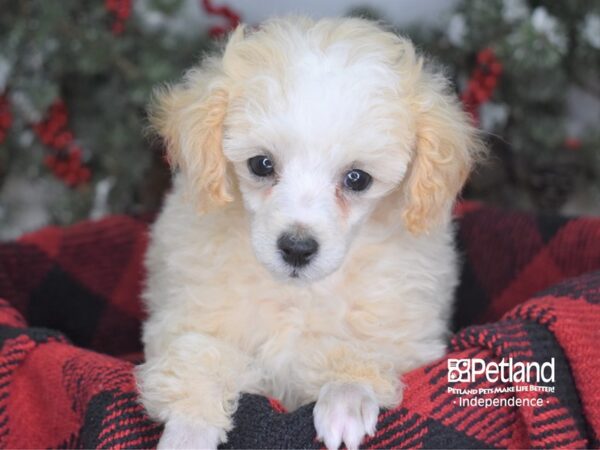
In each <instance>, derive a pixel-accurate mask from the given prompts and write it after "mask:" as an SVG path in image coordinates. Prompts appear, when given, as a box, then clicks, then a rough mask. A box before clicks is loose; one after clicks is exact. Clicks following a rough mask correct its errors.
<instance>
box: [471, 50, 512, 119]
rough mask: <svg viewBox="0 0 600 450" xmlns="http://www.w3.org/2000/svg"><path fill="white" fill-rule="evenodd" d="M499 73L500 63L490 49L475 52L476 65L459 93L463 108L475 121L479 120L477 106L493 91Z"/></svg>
mask: <svg viewBox="0 0 600 450" xmlns="http://www.w3.org/2000/svg"><path fill="white" fill-rule="evenodd" d="M501 73H502V64H501V63H500V61H498V58H497V57H496V55H495V54H494V51H493V50H492V49H490V48H486V49H484V50H481V51H480V52H479V53H478V54H477V65H476V66H475V69H474V70H473V73H472V74H471V78H470V79H469V82H468V84H467V89H466V90H465V91H464V92H463V93H462V95H461V100H462V102H463V105H464V106H465V109H466V110H467V112H469V113H470V114H471V115H472V116H473V119H474V120H475V121H476V122H478V121H479V107H480V106H481V104H483V103H485V102H487V101H488V100H489V99H490V97H491V96H492V94H493V93H494V89H495V88H496V86H497V85H498V79H499V78H500V74H501Z"/></svg>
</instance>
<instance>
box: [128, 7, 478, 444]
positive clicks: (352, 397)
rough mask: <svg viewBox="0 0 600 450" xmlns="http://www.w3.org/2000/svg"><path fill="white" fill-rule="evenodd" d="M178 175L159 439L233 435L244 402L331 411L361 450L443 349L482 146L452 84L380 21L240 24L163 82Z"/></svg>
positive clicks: (151, 293) (156, 250)
mask: <svg viewBox="0 0 600 450" xmlns="http://www.w3.org/2000/svg"><path fill="white" fill-rule="evenodd" d="M151 119H152V122H153V125H154V127H155V128H156V130H157V131H158V133H159V134H160V135H161V136H162V138H163V139H164V140H165V142H166V145H167V147H168V156H169V158H170V160H171V162H172V164H173V165H174V166H175V167H177V169H178V170H177V172H176V174H175V177H174V187H173V190H172V192H171V193H170V195H169V196H168V198H167V200H166V204H165V206H164V209H163V211H162V213H161V215H160V217H159V218H158V220H157V222H156V223H155V225H154V226H153V228H152V233H151V243H150V247H149V249H148V254H147V258H146V266H147V269H148V281H147V286H146V289H145V293H144V299H145V302H146V306H147V310H148V313H149V317H148V319H147V321H146V322H145V324H144V330H143V342H144V345H145V357H146V362H145V363H144V364H143V365H141V366H140V367H139V368H138V370H137V379H138V382H139V388H140V392H141V399H142V402H143V404H144V406H145V407H146V409H147V410H148V412H149V413H150V415H151V416H152V417H154V418H155V419H157V420H159V421H161V422H164V423H165V431H164V434H163V436H162V438H161V440H160V443H159V447H160V448H210V449H214V448H216V447H217V445H218V444H219V443H222V442H225V441H226V439H227V432H228V431H229V430H231V429H232V427H233V425H234V424H233V422H232V416H233V414H234V412H235V410H236V405H237V401H238V399H239V397H240V394H241V393H243V392H250V393H256V394H264V395H269V396H273V397H276V398H278V399H279V400H281V401H282V403H283V404H284V405H285V406H286V407H287V408H289V409H294V408H296V407H298V406H300V405H303V404H306V403H308V402H313V401H316V406H315V408H314V424H315V428H316V432H317V436H318V437H319V438H320V439H322V440H323V441H324V443H325V445H326V446H327V447H328V448H329V449H337V448H338V447H339V446H340V445H341V444H342V443H344V444H345V445H346V446H347V447H348V448H349V449H355V448H357V447H358V446H359V444H360V442H361V441H362V439H363V437H364V436H365V435H371V434H373V433H374V431H375V428H376V422H377V415H378V411H379V408H382V407H393V406H396V405H398V404H399V402H400V401H401V399H402V383H401V380H400V377H401V375H402V374H403V373H405V372H406V371H408V370H411V369H413V368H415V367H418V366H420V365H422V364H425V363H428V362H430V361H432V360H435V359H436V358H439V357H441V356H442V355H443V353H444V347H445V343H444V341H445V338H446V336H447V333H448V321H449V317H450V311H451V305H452V296H453V290H454V288H455V286H456V284H457V264H458V263H457V256H456V252H455V248H454V243H453V236H452V234H453V233H452V223H451V211H452V206H453V203H454V200H455V197H456V195H457V193H458V192H459V190H460V189H461V187H462V185H463V183H464V181H465V179H466V177H467V175H468V173H469V170H470V168H471V166H472V164H473V162H474V160H475V159H476V158H477V157H478V155H479V154H481V152H482V145H481V141H480V139H479V138H478V135H477V132H476V130H475V129H474V127H473V126H472V124H471V121H470V119H469V117H468V116H467V115H466V114H465V113H464V112H463V111H462V109H461V105H460V104H459V102H458V101H457V99H456V97H455V95H453V94H452V92H451V89H450V88H449V86H448V82H447V80H446V79H445V78H444V76H442V75H441V74H440V73H437V72H436V71H434V70H432V69H431V68H429V67H427V66H426V65H424V61H423V58H422V57H421V56H419V55H418V54H416V53H415V49H414V47H413V45H412V44H411V43H410V42H409V41H408V40H407V39H405V38H402V37H399V36H397V35H396V34H393V33H391V32H389V31H386V30H384V29H383V28H382V27H380V26H378V25H377V24H375V23H373V22H370V21H366V20H361V19H347V18H346V19H327V20H318V21H314V20H310V19H307V18H303V17H288V18H280V19H274V20H271V21H269V22H267V23H265V24H263V25H262V26H260V27H259V28H257V29H252V30H250V29H247V28H244V27H243V26H240V27H239V28H238V29H237V30H236V31H235V32H233V33H232V35H231V36H230V37H229V39H228V41H227V43H226V45H225V47H224V50H223V51H222V52H221V53H220V54H219V55H218V56H212V57H208V58H206V59H204V61H203V62H202V63H201V65H199V66H198V67H195V68H193V69H192V70H190V71H189V72H188V73H187V74H186V75H185V78H184V80H183V81H182V82H181V83H180V84H177V85H175V86H172V87H170V88H167V89H163V90H161V91H159V92H158V93H157V95H156V99H155V102H154V106H153V108H152V109H151Z"/></svg>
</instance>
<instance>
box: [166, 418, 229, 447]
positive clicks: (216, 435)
mask: <svg viewBox="0 0 600 450" xmlns="http://www.w3.org/2000/svg"><path fill="white" fill-rule="evenodd" d="M225 436H226V435H225V431H224V430H222V429H220V428H217V427H214V426H212V425H207V424H206V423H201V422H200V423H198V422H193V421H191V420H186V419H170V420H169V421H168V422H167V423H166V424H165V431H164V432H163V435H162V436H161V438H160V440H159V441H158V446H157V449H159V450H166V449H206V450H215V449H216V448H217V445H219V443H220V442H222V441H224V440H225Z"/></svg>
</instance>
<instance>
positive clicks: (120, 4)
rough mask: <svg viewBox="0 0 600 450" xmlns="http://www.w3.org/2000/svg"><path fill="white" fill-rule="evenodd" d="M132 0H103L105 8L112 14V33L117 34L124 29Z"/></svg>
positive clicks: (129, 14)
mask: <svg viewBox="0 0 600 450" xmlns="http://www.w3.org/2000/svg"><path fill="white" fill-rule="evenodd" d="M131 1H132V0H104V5H105V7H106V10H107V11H108V12H109V13H110V14H111V15H112V16H113V18H114V21H113V23H112V26H111V29H112V32H113V34H115V35H118V34H121V33H122V32H123V31H125V22H127V19H129V16H131V7H132V6H131Z"/></svg>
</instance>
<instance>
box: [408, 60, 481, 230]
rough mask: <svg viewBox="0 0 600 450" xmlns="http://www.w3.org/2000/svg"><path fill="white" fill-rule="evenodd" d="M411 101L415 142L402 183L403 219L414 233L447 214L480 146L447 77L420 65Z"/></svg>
mask: <svg viewBox="0 0 600 450" xmlns="http://www.w3.org/2000/svg"><path fill="white" fill-rule="evenodd" d="M419 85H420V88H419V92H418V93H417V96H416V101H415V103H414V105H415V109H416V111H417V121H416V126H417V136H416V148H415V153H414V156H413V161H412V164H411V166H410V168H409V173H408V177H407V181H406V185H405V188H404V192H405V195H406V197H405V202H404V205H405V209H404V212H403V219H404V222H405V225H406V227H407V229H408V230H409V231H411V232H412V233H414V234H418V233H421V232H426V231H428V230H429V229H431V228H432V227H434V226H435V225H437V224H439V223H441V222H444V221H445V220H448V218H449V217H450V214H451V210H452V205H453V203H454V200H455V198H456V196H457V195H458V193H459V192H460V190H461V188H462V186H463V184H464V182H465V181H466V179H467V176H468V175H469V172H470V170H471V167H472V165H473V163H474V162H475V161H476V160H477V159H479V157H480V156H481V155H482V154H483V152H484V146H483V143H482V141H481V139H480V138H479V135H478V132H477V130H476V128H475V127H474V126H473V124H472V120H471V118H470V117H469V116H468V115H467V114H466V113H465V112H464V111H463V109H462V106H461V104H460V103H459V101H458V99H457V97H456V95H455V94H453V93H451V92H450V89H449V86H448V82H447V80H446V79H445V78H444V77H442V76H441V75H434V74H431V73H428V72H426V71H424V72H423V73H422V77H421V80H420V82H419Z"/></svg>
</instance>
